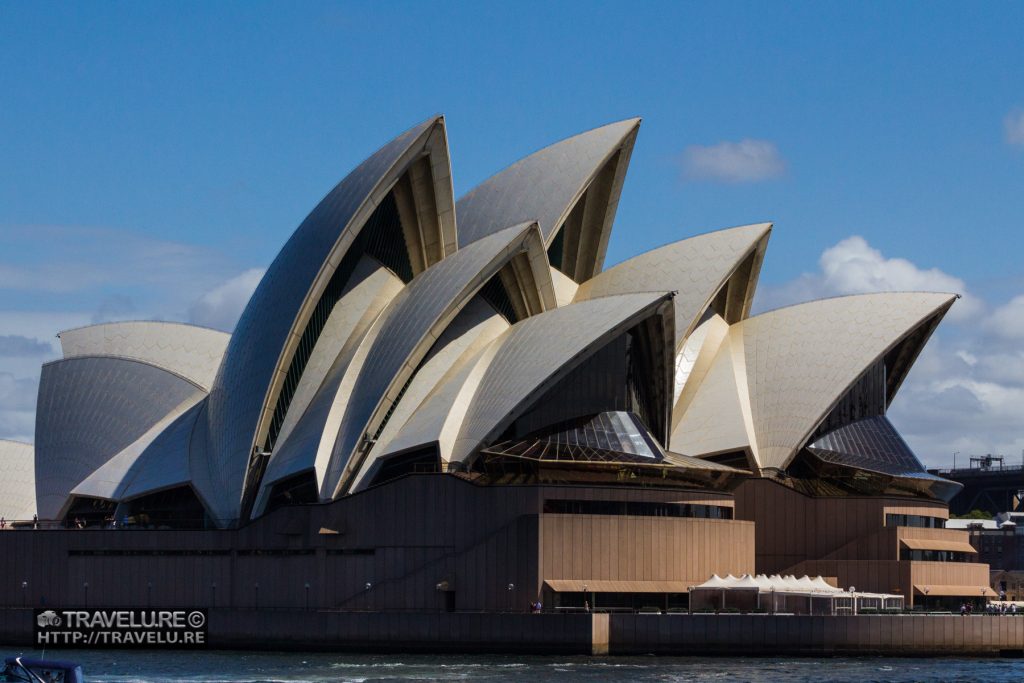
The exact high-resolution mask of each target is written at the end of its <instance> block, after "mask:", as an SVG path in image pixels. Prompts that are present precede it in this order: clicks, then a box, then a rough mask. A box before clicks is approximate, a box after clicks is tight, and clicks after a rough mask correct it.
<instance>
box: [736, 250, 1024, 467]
mask: <svg viewBox="0 0 1024 683" xmlns="http://www.w3.org/2000/svg"><path fill="white" fill-rule="evenodd" d="M896 290H925V291H947V292H960V293H962V294H963V298H962V299H961V300H960V301H958V302H957V303H956V304H954V305H953V308H952V309H951V310H950V313H949V314H948V315H947V316H946V320H945V322H944V323H943V324H941V325H939V328H938V330H937V331H936V333H935V334H934V336H933V337H932V339H931V340H930V341H929V342H928V345H927V346H925V348H924V351H923V352H922V353H921V356H920V357H919V358H918V360H917V363H916V364H915V365H914V367H913V369H912V370H911V372H910V375H909V376H908V377H907V380H906V382H905V383H904V385H903V387H902V388H901V389H900V393H899V395H898V396H897V397H896V400H895V401H894V402H893V405H892V409H891V410H890V412H889V415H890V417H891V419H892V420H893V422H894V423H895V424H896V426H897V428H898V429H899V430H900V432H901V433H902V434H903V436H904V437H905V438H906V440H907V442H908V443H909V444H910V446H911V448H913V450H914V452H915V453H917V455H918V456H919V457H920V458H921V460H922V461H923V462H924V463H925V464H927V465H929V466H937V467H948V466H950V465H951V461H952V453H953V451H959V452H960V453H961V454H962V455H961V457H963V458H966V457H967V456H968V455H971V454H985V453H994V454H1003V455H1006V456H1007V457H1010V458H1012V459H1013V461H1014V462H1017V460H1016V459H1017V458H1019V457H1020V456H1021V451H1022V449H1024V423H1022V422H1021V406H1022V405H1024V348H1022V345H1021V343H1020V342H1021V341H1022V340H1024V295H1020V296H1017V297H1015V298H1014V299H1012V300H1011V301H1010V302H1008V303H1007V304H1005V305H1003V306H999V307H991V306H986V304H985V302H983V301H981V300H980V299H978V298H977V297H975V296H972V295H971V294H969V293H968V292H967V285H966V283H965V282H964V281H963V280H961V279H960V278H957V277H955V276H953V275H950V274H948V273H945V272H943V271H941V270H939V269H936V268H921V267H919V266H917V265H916V264H914V263H913V262H911V261H908V260H906V259H902V258H887V257H886V256H885V255H884V254H882V253H881V252H880V251H879V250H878V249H875V248H873V247H872V246H871V245H870V244H868V242H867V241H866V240H864V239H863V238H862V237H858V236H853V237H849V238H847V239H844V240H842V241H841V242H839V243H838V244H836V245H835V246H833V247H830V248H828V249H826V250H825V251H824V252H823V253H822V255H821V258H820V259H819V270H817V271H815V272H812V273H804V274H803V275H801V276H799V277H797V278H795V279H794V280H792V281H790V282H788V283H785V284H783V285H781V286H777V287H768V288H764V290H763V291H761V292H759V294H758V301H757V306H756V308H757V309H758V310H765V309H766V308H775V307H777V306H783V305H787V304H791V303H797V302H800V301H807V300H810V299H815V298H820V297H825V296H837V295H843V294H858V293H866V292H877V291H896Z"/></svg>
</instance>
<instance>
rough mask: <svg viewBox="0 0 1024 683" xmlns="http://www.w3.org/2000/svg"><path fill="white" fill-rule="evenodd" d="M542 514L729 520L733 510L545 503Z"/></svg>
mask: <svg viewBox="0 0 1024 683" xmlns="http://www.w3.org/2000/svg"><path fill="white" fill-rule="evenodd" d="M544 512H545V513H549V514H559V515H630V516H634V517H696V518H699V519H732V508H730V507H726V506H724V505H699V504H690V503H652V502H642V501H626V500H560V499H548V500H545V501H544Z"/></svg>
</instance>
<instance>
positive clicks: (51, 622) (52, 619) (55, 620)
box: [36, 609, 60, 628]
mask: <svg viewBox="0 0 1024 683" xmlns="http://www.w3.org/2000/svg"><path fill="white" fill-rule="evenodd" d="M36 623H37V624H39V628H46V627H47V626H60V617H59V616H57V613H56V612H54V611H53V610H52V609H48V610H46V611H45V612H42V613H41V614H40V615H39V616H37V617H36Z"/></svg>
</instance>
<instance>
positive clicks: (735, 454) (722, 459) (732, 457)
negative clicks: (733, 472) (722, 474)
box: [704, 451, 750, 470]
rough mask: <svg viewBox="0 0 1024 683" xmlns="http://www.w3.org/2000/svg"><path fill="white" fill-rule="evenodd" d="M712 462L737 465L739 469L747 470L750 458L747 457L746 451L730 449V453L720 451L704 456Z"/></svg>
mask: <svg viewBox="0 0 1024 683" xmlns="http://www.w3.org/2000/svg"><path fill="white" fill-rule="evenodd" d="M704 459H705V460H710V461H711V462H714V463H718V464H719V465H725V466H727V467H735V468H737V469H741V470H745V469H747V468H749V467H750V460H748V459H747V453H746V451H730V452H728V453H719V454H718V455H710V456H707V457H705V458H704Z"/></svg>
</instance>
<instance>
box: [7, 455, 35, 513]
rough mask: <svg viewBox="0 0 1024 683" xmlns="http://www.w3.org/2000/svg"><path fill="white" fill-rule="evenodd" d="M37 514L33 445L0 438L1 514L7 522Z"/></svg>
mask: <svg viewBox="0 0 1024 683" xmlns="http://www.w3.org/2000/svg"><path fill="white" fill-rule="evenodd" d="M34 514H36V471H35V459H34V452H33V448H32V444H29V443H21V442H19V441H8V440H6V439H0V517H3V518H4V519H5V520H6V522H7V523H8V524H10V523H11V522H12V521H14V520H28V519H32V515H34Z"/></svg>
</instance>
